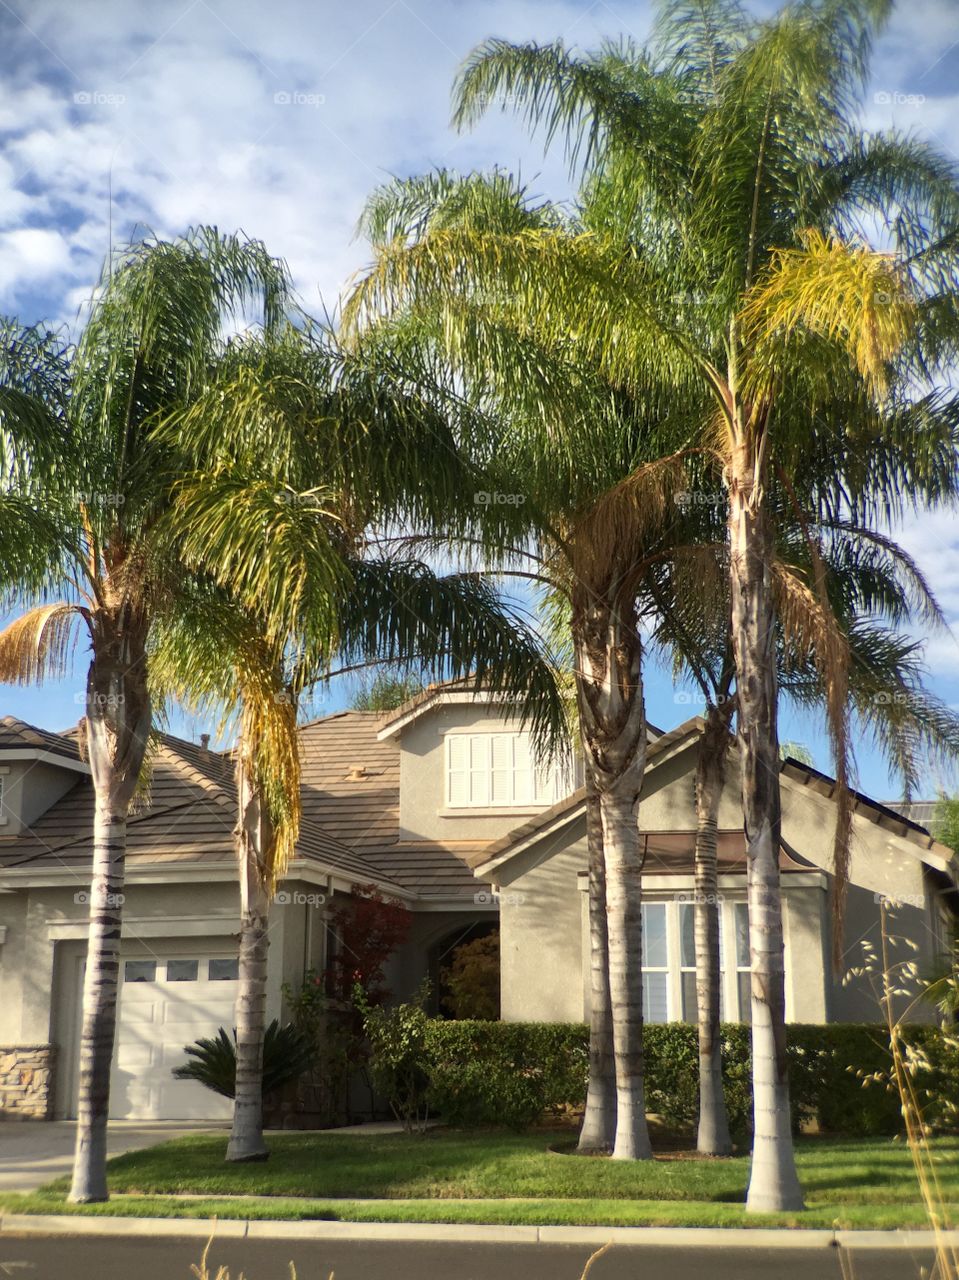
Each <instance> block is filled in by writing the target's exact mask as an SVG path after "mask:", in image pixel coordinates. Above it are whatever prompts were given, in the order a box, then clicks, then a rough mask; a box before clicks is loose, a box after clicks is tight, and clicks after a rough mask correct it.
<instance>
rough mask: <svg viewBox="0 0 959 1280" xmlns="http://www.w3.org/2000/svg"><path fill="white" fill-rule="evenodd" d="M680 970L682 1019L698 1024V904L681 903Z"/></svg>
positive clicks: (722, 968)
mask: <svg viewBox="0 0 959 1280" xmlns="http://www.w3.org/2000/svg"><path fill="white" fill-rule="evenodd" d="M718 911H719V1016H720V1018H721V1019H722V1018H723V1017H724V1016H725V1011H724V1005H725V1003H726V1001H725V999H724V996H723V987H724V986H725V982H724V980H723V975H724V974H725V972H726V965H725V962H724V961H725V957H724V955H723V952H724V951H725V948H724V946H723V906H722V904H721V903H720V905H719V908H718ZM679 970H680V975H681V981H682V1002H683V1006H682V1019H683V1022H696V1021H698V1018H699V1006H698V1001H697V999H696V904H695V903H694V902H681V903H680V904H679Z"/></svg>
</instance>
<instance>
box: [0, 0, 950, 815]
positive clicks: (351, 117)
mask: <svg viewBox="0 0 959 1280" xmlns="http://www.w3.org/2000/svg"><path fill="white" fill-rule="evenodd" d="M752 7H753V8H754V9H755V10H756V11H757V12H767V11H769V10H770V9H771V8H772V7H773V6H772V4H771V3H766V2H765V0H755V3H754V4H753V6H752ZM650 21H651V15H650V6H649V5H648V4H647V3H646V2H645V0H622V2H619V0H617V3H614V4H610V3H605V2H601V3H590V2H589V0H413V2H412V3H409V2H407V0H353V2H352V3H349V4H344V3H343V2H342V0H337V3H331V2H330V0H270V2H269V3H266V4H264V3H263V2H262V0H209V2H208V0H186V2H184V0H150V3H147V2H146V0H29V2H27V0H0V85H2V93H0V313H6V314H12V315H17V316H19V317H20V318H21V319H22V320H23V321H24V322H27V323H35V322H40V321H43V322H45V323H48V324H50V325H51V326H53V327H56V326H60V325H62V326H67V327H69V328H72V329H74V330H75V329H76V326H77V324H78V323H79V320H80V318H81V317H82V308H83V304H84V302H85V300H86V299H88V297H89V295H90V292H91V289H92V288H93V286H94V284H95V283H96V280H97V277H98V275H99V272H100V268H101V264H102V262H103V259H104V255H105V254H106V252H107V249H108V246H109V245H110V244H111V243H113V244H118V243H122V242H123V241H124V240H127V239H130V238H131V237H133V236H136V235H139V234H142V233H143V232H144V230H150V231H153V232H155V233H157V234H159V235H163V236H169V235H175V234H177V233H180V232H183V231H184V230H186V229H187V228H188V227H190V226H191V225H196V224H199V223H214V224H216V225H218V226H219V227H221V228H223V229H224V230H235V229H242V230H243V231H245V232H246V233H247V234H249V235H253V236H257V237H259V238H261V239H263V240H264V241H265V242H266V244H267V246H268V247H269V249H270V250H271V252H272V253H274V254H276V255H278V256H280V257H283V258H285V259H286V261H287V262H288V264H289V266H290V269H291V271H292V273H293V277H294V280H295V283H296V286H297V289H298V291H299V294H300V298H301V300H302V302H303V305H304V306H305V308H306V309H307V310H308V311H310V312H312V313H313V314H321V313H322V312H324V311H326V312H329V313H333V314H335V311H336V305H337V299H338V297H339V296H340V295H341V294H342V292H343V291H344V289H345V287H346V286H347V285H348V282H349V279H350V277H351V276H352V275H353V274H354V273H355V272H357V271H359V270H361V269H362V268H363V267H364V265H365V264H366V262H367V251H366V247H365V245H364V244H363V242H362V241H360V240H357V238H356V236H355V227H356V223H357V219H358V217H359V215H360V212H361V210H362V208H363V203H364V200H365V198H366V196H367V194H368V193H369V192H370V190H371V189H372V188H373V187H375V186H376V185H377V184H378V183H381V182H384V181H386V180H388V179H389V178H390V177H391V176H393V175H400V176H406V175H408V174H413V173H419V172H423V171H425V170H427V169H430V168H433V167H436V166H444V167H449V168H454V169H457V170H460V171H468V170H470V169H475V168H485V167H489V166H490V165H493V164H498V165H500V166H503V167H506V168H509V169H511V170H513V171H514V172H518V173H520V174H521V175H522V177H523V178H524V179H525V180H526V182H527V183H528V185H529V186H530V188H531V190H532V191H533V192H534V193H535V194H538V195H543V196H550V197H553V198H556V199H562V198H564V197H565V196H566V195H567V194H568V192H569V185H568V180H567V177H566V173H565V169H564V166H563V164H562V161H561V158H560V157H559V156H558V155H552V154H550V155H548V156H545V157H544V155H543V152H542V149H541V147H540V145H539V143H538V142H537V141H536V140H530V139H529V138H528V137H527V135H526V133H525V131H524V129H523V126H522V124H521V123H520V122H519V121H517V120H515V119H514V118H513V117H512V115H510V114H508V113H507V114H491V115H490V116H489V117H488V118H486V119H485V120H484V121H483V122H482V123H481V124H480V125H479V126H478V127H477V128H476V129H475V130H474V131H473V132H471V133H468V134H457V133H456V132H454V131H453V130H452V129H451V127H450V125H449V103H450V86H451V83H452V80H453V77H454V75H455V73H456V70H457V67H458V66H459V64H460V62H461V61H462V59H463V58H464V56H465V55H466V54H467V53H468V52H469V50H470V49H471V48H472V47H473V46H474V45H476V44H477V43H479V42H480V41H482V40H484V39H486V38H488V37H489V36H493V35H495V36H501V37H506V38H508V39H512V40H528V39H537V40H552V39H556V38H557V37H562V38H563V39H564V40H565V41H566V42H567V43H569V44H573V45H577V46H579V47H581V48H590V47H592V46H595V45H596V44H597V43H598V42H599V41H600V40H601V39H603V38H605V37H616V36H619V35H624V34H625V35H630V36H632V37H634V38H636V39H637V40H640V41H642V40H644V39H645V37H646V35H647V33H648V31H649V27H650ZM873 67H874V74H873V79H872V83H871V84H870V86H869V89H868V92H867V93H866V95H865V100H864V106H863V121H864V124H865V126H866V127H867V128H876V127H882V126H886V125H889V124H895V125H897V126H898V127H900V128H904V129H909V130H914V131H916V132H918V133H919V134H921V135H924V136H926V137H927V138H929V139H931V140H932V141H933V142H934V143H935V144H936V145H937V146H938V147H939V148H940V149H941V150H942V151H943V152H945V153H946V154H947V155H948V156H949V157H950V158H951V159H952V160H954V161H957V162H959V0H908V3H906V2H904V0H900V2H899V4H898V5H897V8H896V11H895V14H894V17H893V19H892V21H891V22H890V24H889V26H888V28H887V30H886V32H885V33H884V35H883V37H882V39H881V41H880V44H879V46H878V48H877V51H876V56H875V58H874V64H873ZM897 534H898V536H899V538H900V540H901V541H902V543H903V544H904V545H905V546H906V548H907V549H908V550H909V551H910V552H911V553H912V554H913V555H914V556H915V557H916V559H917V560H918V562H919V565H920V567H921V568H922V569H923V571H924V573H925V574H926V576H927V577H928V579H929V581H930V582H931V584H932V586H933V588H934V590H935V591H936V593H937V595H938V597H939V600H940V602H941V604H942V606H943V609H944V611H945V614H946V616H947V618H948V619H949V621H950V622H951V623H953V624H955V626H956V627H957V628H959V516H957V515H956V514H953V513H941V512H940V513H922V514H919V515H917V516H916V517H914V518H911V519H910V520H909V521H908V522H907V523H906V524H905V525H904V526H903V527H902V528H901V529H900V530H898V531H897ZM957 633H959V632H957ZM923 638H924V639H925V640H926V641H927V650H926V656H927V662H928V666H929V672H930V680H929V683H930V687H931V688H932V689H933V690H934V691H935V692H936V693H937V694H938V695H939V696H940V697H943V698H944V699H945V700H946V701H947V702H949V703H950V704H951V705H955V706H956V707H959V643H957V641H956V639H955V638H954V637H953V635H952V634H950V633H943V634H941V635H940V634H936V635H932V636H929V637H923ZM82 665H83V664H82V662H81V663H80V665H79V667H78V671H77V673H76V675H75V677H74V678H73V679H71V680H68V681H65V682H63V683H62V684H57V685H48V686H46V687H44V688H43V689H39V690H37V689H12V688H10V687H5V688H3V689H2V690H0V714H13V715H18V716H21V717H22V718H24V719H26V720H28V721H30V722H32V723H34V724H38V725H41V726H44V727H46V728H51V729H62V728H64V727H66V726H67V725H69V724H71V723H74V722H75V721H76V719H77V717H78V716H79V715H80V714H81V712H82V702H83V695H82V687H83V680H82V674H83V672H82ZM347 695H348V690H343V689H337V690H333V691H330V692H329V693H328V694H323V695H319V696H318V699H317V702H316V705H315V707H314V711H316V712H317V713H322V712H324V711H328V710H332V709H335V708H336V707H337V706H339V705H342V702H343V699H344V697H346V696H347ZM647 704H648V714H649V717H650V719H651V720H652V721H653V722H654V723H656V724H659V725H661V726H662V727H664V728H667V729H668V728H671V727H672V726H673V725H675V724H677V723H678V722H679V721H680V720H682V719H685V718H686V717H687V716H688V715H691V714H693V713H695V712H696V711H697V710H699V708H700V705H701V704H700V702H699V700H698V699H697V698H696V697H695V695H693V694H692V693H691V692H690V691H688V690H685V689H674V688H673V685H672V681H671V680H670V678H669V676H668V674H667V673H666V672H664V671H660V670H656V669H654V670H652V671H651V672H650V673H649V680H648V692H647ZM171 726H172V727H173V728H174V729H175V730H176V731H178V732H182V733H183V734H184V735H185V736H189V737H195V736H196V735H197V734H198V733H199V732H200V730H201V728H204V727H205V726H203V725H200V724H199V723H198V722H196V721H195V720H193V719H192V718H190V717H188V716H184V715H182V714H179V713H177V714H175V715H174V717H173V719H172V721H171ZM781 736H782V737H783V738H785V739H791V740H794V741H799V742H802V743H804V744H805V745H806V746H807V747H808V748H809V750H810V751H811V753H812V755H813V758H814V761H815V763H816V764H817V765H818V766H819V767H820V768H822V769H824V770H826V771H828V770H829V766H830V760H829V752H828V747H827V745H826V740H825V737H824V733H823V729H822V725H821V724H820V723H818V721H817V720H816V719H815V718H812V717H808V716H797V715H796V714H795V713H793V712H792V711H790V710H789V708H788V707H787V708H784V714H783V723H782V727H781ZM856 748H857V751H856V759H857V766H858V783H859V786H860V787H861V789H863V790H865V791H867V792H869V793H870V794H871V795H873V796H874V797H876V798H878V799H885V798H889V797H893V796H895V795H897V794H898V792H899V785H898V783H897V781H896V779H895V778H893V777H890V776H889V775H888V774H887V771H886V769H885V767H884V766H883V764H882V761H881V759H880V758H879V757H878V755H877V753H876V752H875V750H874V749H873V748H872V747H871V745H870V744H869V743H868V742H859V743H857V744H856ZM954 781H955V779H952V778H950V777H941V776H939V775H937V774H936V773H935V772H932V771H931V772H930V774H929V780H928V786H927V787H926V788H925V791H926V793H927V794H929V795H932V794H934V793H935V792H936V791H937V789H939V788H940V787H941V786H951V785H952V783H953V782H954Z"/></svg>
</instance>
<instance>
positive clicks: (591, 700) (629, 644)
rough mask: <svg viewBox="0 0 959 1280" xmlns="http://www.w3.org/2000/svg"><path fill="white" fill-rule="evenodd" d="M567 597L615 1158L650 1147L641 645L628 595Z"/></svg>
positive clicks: (642, 1154) (646, 1153)
mask: <svg viewBox="0 0 959 1280" xmlns="http://www.w3.org/2000/svg"><path fill="white" fill-rule="evenodd" d="M578 595H579V597H580V598H579V599H577V600H574V608H573V634H574V636H576V637H577V646H576V647H577V663H576V667H577V693H578V699H579V709H580V725H581V732H582V735H583V745H584V748H585V755H586V760H587V767H588V768H590V769H592V771H593V773H594V777H595V781H596V788H597V792H598V796H599V811H600V817H601V821H602V835H603V852H604V857H605V865H606V913H607V938H608V950H609V991H610V1004H611V1009H612V1024H613V1058H614V1063H615V1074H616V1138H615V1141H614V1144H613V1159H615V1160H644V1159H649V1158H650V1157H651V1156H652V1148H651V1146H650V1142H649V1130H648V1128H647V1125H646V1106H645V1090H644V1081H643V965H642V938H643V918H642V854H641V847H640V838H639V827H638V825H637V809H638V806H639V793H640V789H641V787H642V784H643V773H644V771H645V766H646V715H645V710H644V707H643V690H642V665H641V659H642V650H641V644H640V639H639V632H638V628H637V619H636V616H635V610H634V608H633V607H632V605H631V602H627V603H626V604H625V605H624V606H623V607H622V608H620V609H616V608H614V607H612V606H611V605H610V604H608V603H606V602H605V601H602V600H598V599H597V597H596V596H595V595H594V594H591V593H590V594H587V593H586V592H585V591H581V592H579V593H578Z"/></svg>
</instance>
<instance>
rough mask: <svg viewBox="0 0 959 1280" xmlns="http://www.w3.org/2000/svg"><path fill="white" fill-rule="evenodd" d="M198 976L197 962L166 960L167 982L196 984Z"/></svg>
mask: <svg viewBox="0 0 959 1280" xmlns="http://www.w3.org/2000/svg"><path fill="white" fill-rule="evenodd" d="M199 974H200V962H199V960H168V961H167V965H166V980H167V982H196V980H197V978H198V977H199Z"/></svg>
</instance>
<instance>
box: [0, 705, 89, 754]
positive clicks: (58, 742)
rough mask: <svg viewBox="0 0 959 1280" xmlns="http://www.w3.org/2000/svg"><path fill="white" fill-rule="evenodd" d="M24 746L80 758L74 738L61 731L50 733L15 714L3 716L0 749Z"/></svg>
mask: <svg viewBox="0 0 959 1280" xmlns="http://www.w3.org/2000/svg"><path fill="white" fill-rule="evenodd" d="M24 748H26V749H28V750H31V751H47V752H49V753H50V754H51V755H57V756H66V757H67V758H68V759H70V760H79V759H80V748H79V746H78V745H77V741H76V739H75V738H73V737H67V736H66V735H64V734H62V733H51V732H50V731H49V730H48V729H38V728H36V726H35V725H32V724H27V723H26V722H25V721H23V720H18V719H17V717H16V716H3V717H2V719H0V751H11V750H23V749H24Z"/></svg>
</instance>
